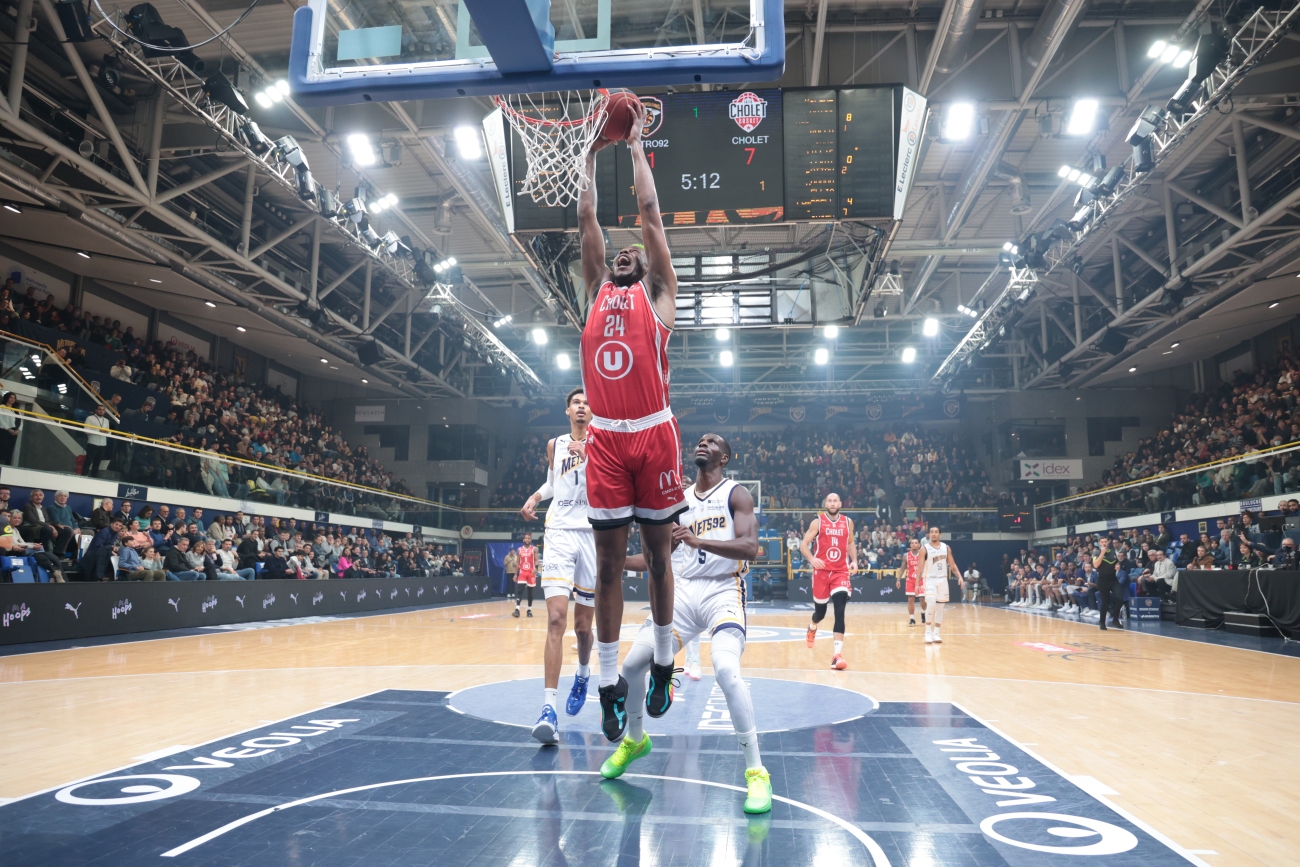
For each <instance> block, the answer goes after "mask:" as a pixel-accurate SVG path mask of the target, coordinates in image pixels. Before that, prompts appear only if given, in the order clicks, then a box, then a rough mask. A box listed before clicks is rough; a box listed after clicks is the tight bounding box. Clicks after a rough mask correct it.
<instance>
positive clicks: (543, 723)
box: [533, 704, 560, 746]
mask: <svg viewBox="0 0 1300 867" xmlns="http://www.w3.org/2000/svg"><path fill="white" fill-rule="evenodd" d="M559 732H560V723H559V720H557V719H556V718H555V708H553V707H551V706H550V705H549V704H548V705H546V706H545V707H543V708H542V715H541V716H539V717H538V718H537V722H536V723H535V724H534V725H533V738H534V739H535V740H538V741H540V742H541V743H544V744H546V745H548V746H550V745H554V744H557V743H559V742H560V739H559V737H558V735H559Z"/></svg>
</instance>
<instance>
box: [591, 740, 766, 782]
mask: <svg viewBox="0 0 1300 867" xmlns="http://www.w3.org/2000/svg"><path fill="white" fill-rule="evenodd" d="M648 755H650V735H648V734H647V735H643V736H642V737H641V740H640V741H639V742H638V741H634V740H632V739H631V738H629V737H624V738H623V742H622V743H621V744H619V745H618V749H616V750H614V755H612V756H610V757H609V758H607V759H605V764H603V765H601V766H600V775H601V776H602V777H604V778H605V779H607V780H612V779H614V778H615V777H621V776H623V772H624V771H626V770H627V766H628V765H630V764H632V762H633V761H635V760H636V759H639V758H641V757H642V756H648ZM768 791H769V792H770V791H771V787H770V786H769V787H768Z"/></svg>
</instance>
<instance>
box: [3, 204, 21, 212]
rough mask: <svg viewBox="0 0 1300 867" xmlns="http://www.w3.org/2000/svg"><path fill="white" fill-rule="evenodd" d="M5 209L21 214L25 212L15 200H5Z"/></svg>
mask: <svg viewBox="0 0 1300 867" xmlns="http://www.w3.org/2000/svg"><path fill="white" fill-rule="evenodd" d="M5 210H6V211H10V212H12V213H15V214H21V213H22V212H23V209H22V208H21V207H19V206H18V205H15V204H14V203H13V202H5Z"/></svg>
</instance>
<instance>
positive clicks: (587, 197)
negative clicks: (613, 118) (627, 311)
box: [578, 138, 610, 297]
mask: <svg viewBox="0 0 1300 867" xmlns="http://www.w3.org/2000/svg"><path fill="white" fill-rule="evenodd" d="M609 144H610V142H607V141H605V140H604V139H601V138H597V139H596V141H595V142H593V143H592V145H591V150H590V151H588V152H587V166H586V172H587V178H588V184H587V189H585V190H583V191H582V192H580V193H579V194H578V237H579V238H580V239H581V241H582V280H583V282H584V283H586V284H587V285H586V286H585V287H584V288H585V290H586V292H587V295H588V296H589V297H595V295H596V292H597V291H598V290H599V289H600V284H601V283H604V282H605V278H606V275H607V274H609V266H608V265H607V264H606V263H605V236H604V234H603V233H602V232H601V231H600V223H599V222H597V220H596V154H597V153H599V152H600V151H602V150H603V149H605V148H606V147H608V146H609Z"/></svg>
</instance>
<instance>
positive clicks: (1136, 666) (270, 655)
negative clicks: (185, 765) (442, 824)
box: [0, 602, 1300, 865]
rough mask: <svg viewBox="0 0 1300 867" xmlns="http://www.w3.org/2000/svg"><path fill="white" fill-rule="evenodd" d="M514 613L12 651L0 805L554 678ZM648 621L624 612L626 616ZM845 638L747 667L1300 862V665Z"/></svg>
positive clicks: (957, 630) (1209, 841) (752, 657)
mask: <svg viewBox="0 0 1300 867" xmlns="http://www.w3.org/2000/svg"><path fill="white" fill-rule="evenodd" d="M510 607H511V605H510V603H507V602H488V603H479V604H473V605H465V606H459V607H453V608H441V609H431V610H424V611H416V612H409V613H399V614H392V615H383V616H374V617H365V618H357V619H349V620H339V621H334V622H328V623H314V624H303V625H294V626H284V627H279V628H267V629H258V630H252V631H239V632H214V633H212V634H210V635H202V636H194V637H178V638H166V639H159V640H148V641H139V642H131V643H123V644H115V645H108V646H102V647H92V648H79V649H71V650H58V651H51V652H44V653H32V654H24V655H18V656H10V657H4V658H0V707H2V708H3V712H2V716H0V719H2V721H3V729H4V731H5V732H6V733H7V736H6V737H4V738H3V739H2V740H0V803H2V802H3V799H10V798H14V797H18V796H21V795H25V794H27V793H30V792H33V791H37V790H41V789H45V788H48V787H51V786H55V785H57V784H61V783H66V782H69V781H72V780H75V779H79V778H83V777H87V776H90V775H96V774H101V773H104V772H106V771H109V770H112V769H114V768H117V767H120V766H123V765H128V764H131V763H132V761H133V759H135V758H136V757H138V756H141V755H145V754H149V753H153V752H155V751H159V750H162V749H164V748H167V747H173V746H177V745H195V744H199V743H203V742H205V741H208V740H212V739H214V738H218V737H221V736H225V735H228V734H231V733H233V732H236V731H240V730H243V729H247V728H250V727H255V726H257V725H259V724H261V723H265V722H271V721H275V720H278V719H281V718H284V717H287V716H292V715H296V714H300V713H305V712H307V711H310V710H313V709H315V708H319V707H321V706H323V705H326V704H330V703H334V702H340V701H344V700H347V699H350V698H353V697H356V696H358V695H362V694H365V693H370V692H373V691H376V690H380V689H387V688H404V689H426V690H455V689H459V688H462V687H466V686H472V685H476V684H482V683H490V682H494V681H502V680H511V679H517V678H530V677H539V676H540V675H541V652H542V643H543V639H544V637H545V630H546V621H545V615H544V609H542V608H541V607H540V605H539V606H538V609H537V613H538V615H539V616H538V617H535V618H533V619H519V620H516V619H513V618H511V617H510V616H509V611H510ZM645 616H646V614H645V609H644V608H643V607H642V605H641V604H640V603H629V604H628V606H627V608H626V611H625V622H626V623H640V622H641V621H642V620H643V619H644V618H645ZM750 617H751V619H750V622H751V627H759V628H761V627H763V626H784V627H802V626H804V625H805V624H806V622H807V614H806V613H805V612H798V611H762V610H759V611H754V612H751V615H750ZM848 625H849V630H850V637H849V639H848V641H847V647H846V651H845V653H846V656H847V658H848V660H849V664H850V668H849V670H848V671H845V672H833V671H831V670H830V669H829V666H828V664H829V660H830V642H829V641H825V642H822V641H819V642H818V646H817V648H816V649H815V650H808V649H807V648H806V647H805V646H804V643H803V641H802V640H798V641H783V642H776V641H768V642H760V641H757V640H756V641H753V642H751V643H750V645H749V647H748V648H747V649H746V652H745V658H744V666H745V669H746V672H747V673H748V674H752V675H754V676H761V677H769V678H787V679H796V680H805V681H809V682H815V683H823V684H827V685H835V686H843V687H847V688H849V689H853V690H857V691H860V692H863V693H866V694H867V695H870V696H872V697H873V698H875V699H877V700H879V701H951V702H955V703H957V704H959V705H961V706H962V707H963V708H964V709H966V710H967V711H969V712H970V713H973V714H975V715H976V716H978V717H980V718H982V719H983V720H985V721H987V722H989V723H992V724H993V725H995V726H997V727H998V728H999V729H1001V730H1002V731H1003V732H1004V733H1006V734H1007V735H1008V736H1010V737H1011V738H1014V739H1016V740H1018V741H1019V742H1021V743H1022V744H1024V745H1025V746H1027V747H1028V748H1029V749H1031V750H1033V751H1034V752H1036V753H1037V754H1038V755H1040V756H1041V757H1043V758H1044V759H1046V760H1047V761H1048V762H1051V763H1052V764H1054V765H1055V766H1057V767H1058V768H1060V769H1061V770H1062V771H1063V772H1064V773H1066V774H1069V775H1084V776H1088V777H1092V778H1095V779H1096V780H1097V781H1099V782H1100V783H1101V784H1102V785H1103V786H1105V787H1109V788H1110V789H1112V790H1114V792H1115V793H1116V794H1113V795H1110V796H1109V799H1110V801H1112V802H1113V803H1115V804H1116V805H1117V806H1119V807H1121V808H1124V809H1126V810H1128V811H1129V812H1131V813H1132V814H1134V815H1135V816H1136V817H1138V818H1139V819H1141V820H1143V821H1145V822H1146V823H1148V824H1149V825H1151V826H1152V827H1154V828H1155V829H1156V830H1158V831H1160V832H1163V833H1164V834H1165V835H1167V836H1168V837H1170V838H1171V839H1172V840H1173V841H1174V842H1176V843H1178V844H1180V845H1181V846H1183V847H1185V848H1186V849H1188V850H1191V851H1193V852H1195V853H1197V854H1199V855H1200V857H1201V858H1203V859H1204V860H1205V861H1206V862H1208V863H1210V864H1213V865H1264V864H1267V865H1294V864H1297V863H1300V821H1297V819H1296V815H1297V813H1300V773H1297V771H1300V757H1297V755H1296V753H1295V750H1294V747H1293V744H1294V743H1295V733H1296V732H1297V731H1300V659H1295V658H1290V657H1285V656H1280V655H1275V654H1268V653H1261V652H1255V651H1248V650H1240V649H1235V648H1229V647H1221V646H1216V645H1210V644H1202V643H1197V642H1192V641H1182V640H1177V639H1174V638H1169V637H1164V636H1159V635H1151V634H1138V633H1133V632H1128V631H1114V630H1111V631H1107V632H1100V631H1099V630H1098V629H1097V627H1096V626H1090V625H1081V624H1077V623H1069V622H1065V621H1059V620H1053V619H1050V618H1045V617H1038V616H1033V615H1031V614H1024V613H1019V612H1015V611H1008V610H1006V609H998V608H976V607H968V606H961V605H950V606H949V611H948V615H947V618H946V621H945V624H944V639H945V640H944V643H943V644H942V645H941V646H926V645H925V644H924V643H923V632H922V630H921V628H920V627H919V626H918V627H916V628H912V629H909V628H908V626H907V618H906V615H905V613H904V611H903V608H902V606H898V605H888V604H880V605H870V604H856V605H852V606H850V608H849V624H848ZM571 644H572V642H566V649H565V653H566V671H569V670H571V663H572V662H573V661H574V654H573V651H572V648H571ZM626 646H627V645H624V647H625V648H626ZM704 660H705V664H706V666H707V664H708V652H707V644H706V645H705V651H704ZM539 701H540V697H539ZM756 711H757V713H758V714H759V715H760V717H761V715H762V708H761V707H758V708H756ZM1211 853H1213V854H1211Z"/></svg>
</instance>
